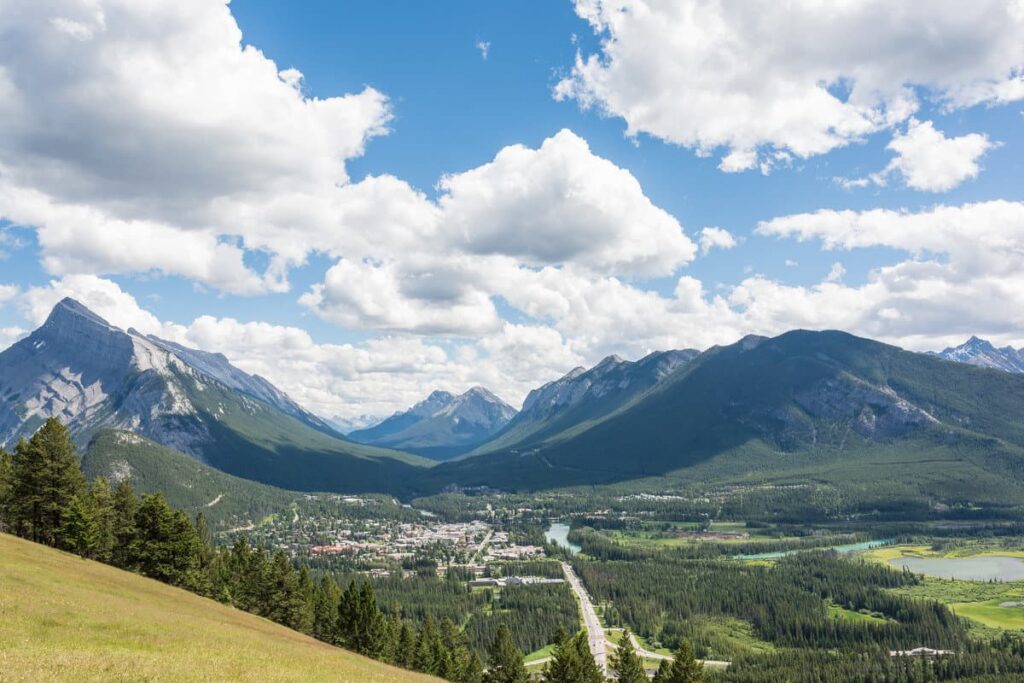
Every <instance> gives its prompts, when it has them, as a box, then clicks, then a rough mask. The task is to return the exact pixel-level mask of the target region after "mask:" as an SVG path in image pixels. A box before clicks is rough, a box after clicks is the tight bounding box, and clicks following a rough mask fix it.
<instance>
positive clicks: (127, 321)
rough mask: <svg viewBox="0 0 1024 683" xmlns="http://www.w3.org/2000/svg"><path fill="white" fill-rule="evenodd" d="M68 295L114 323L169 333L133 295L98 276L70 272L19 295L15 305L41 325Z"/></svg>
mask: <svg viewBox="0 0 1024 683" xmlns="http://www.w3.org/2000/svg"><path fill="white" fill-rule="evenodd" d="M65 297H71V298H73V299H76V300H78V301H80V302H81V303H83V304H85V305H86V306H87V307H88V308H89V309H90V310H92V311H93V312H94V313H96V314H97V315H99V316H100V317H101V318H103V319H105V320H106V321H107V322H109V323H111V324H112V325H116V326H118V327H122V328H124V329H128V328H130V327H134V328H135V329H137V330H139V331H140V332H142V333H143V334H165V333H166V330H165V328H164V327H163V325H162V324H161V323H160V320H159V319H157V317H156V316H155V315H153V314H152V313H150V312H149V311H147V310H145V309H143V308H142V307H141V306H139V304H138V302H137V301H136V300H135V298H134V297H133V296H132V295H131V294H128V293H127V292H125V291H124V290H122V289H121V288H120V287H119V286H118V285H117V283H115V282H111V281H110V280H106V279H104V278H101V277H96V276H95V275H70V276H68V277H65V278H62V279H60V280H51V281H50V282H49V284H48V285H46V286H39V287H30V288H28V289H27V290H25V291H24V292H23V293H21V294H20V296H19V297H17V299H16V305H17V307H18V309H19V310H20V311H21V313H22V315H23V316H24V317H25V319H26V320H27V321H28V322H29V323H30V324H31V325H32V327H38V326H39V325H42V324H43V322H44V321H45V320H46V318H47V316H48V315H50V311H51V310H53V307H54V306H55V305H56V304H57V302H58V301H60V300H61V299H63V298H65Z"/></svg>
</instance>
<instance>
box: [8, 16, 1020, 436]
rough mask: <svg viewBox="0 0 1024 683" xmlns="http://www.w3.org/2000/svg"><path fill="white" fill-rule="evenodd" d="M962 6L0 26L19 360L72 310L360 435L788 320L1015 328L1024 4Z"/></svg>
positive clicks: (12, 312) (931, 340)
mask: <svg viewBox="0 0 1024 683" xmlns="http://www.w3.org/2000/svg"><path fill="white" fill-rule="evenodd" d="M941 5H942V3H938V4H936V5H935V6H934V7H926V8H916V9H913V10H912V11H908V12H906V13H905V14H907V17H906V18H905V21H907V22H910V23H909V24H907V25H902V24H900V21H901V20H899V19H896V18H894V16H895V15H894V14H893V13H887V12H886V10H885V9H884V8H879V6H877V3H851V5H850V8H848V10H847V14H846V15H845V16H838V17H837V16H830V17H821V16H817V15H816V10H815V9H814V6H813V3H811V4H809V5H807V6H806V7H804V6H802V3H796V4H795V5H794V7H793V8H791V9H790V10H787V11H789V12H792V14H786V13H785V12H784V11H782V10H779V9H773V10H770V11H765V10H764V9H763V8H759V7H757V3H741V2H738V3H735V4H734V5H731V6H730V8H729V9H727V10H721V9H715V6H714V5H713V4H709V3H704V2H695V3H693V4H692V7H693V8H694V10H695V11H694V15H693V16H694V17H696V19H692V20H686V19H685V18H683V17H681V15H680V14H679V13H677V12H676V8H678V5H675V8H674V4H673V3H669V2H653V1H652V2H650V3H649V5H643V4H641V3H639V0H637V1H636V2H634V1H633V0H623V1H622V2H602V1H599V0H578V2H577V3H576V4H574V3H573V2H570V1H568V0H567V1H565V2H561V1H551V2H533V3H522V2H488V3H480V2H454V1H453V2H445V3H408V2H397V1H396V2H391V1H384V2H374V3H355V2H327V1H323V2H319V1H318V2H312V1H304V2H295V3H280V2H271V1H269V0H236V1H235V2H232V3H231V4H230V6H228V7H227V8H225V6H224V5H223V4H222V3H220V2H216V1H208V0H189V1H188V2H183V3H172V2H167V3H157V6H158V9H157V10H155V11H154V12H153V14H152V16H153V17H159V21H156V22H153V21H150V20H149V18H147V17H146V16H143V15H141V14H140V13H138V12H137V11H134V10H133V9H132V8H131V7H130V6H125V5H122V3H119V2H114V1H113V0H110V1H106V0H104V1H101V2H99V3H97V5H95V6H92V5H90V4H88V3H84V2H77V1H76V0H54V1H53V2H50V3H42V4H41V5H40V8H39V9H38V10H37V11H35V12H30V11H26V12H24V13H23V14H21V15H17V16H14V15H12V16H11V17H10V18H9V19H6V20H0V39H2V38H6V40H5V41H0V42H5V43H6V44H7V45H8V46H9V47H8V48H0V67H3V71H2V72H0V75H2V74H8V75H9V76H8V77H7V78H6V79H4V78H0V91H3V88H4V87H10V88H11V90H12V92H13V93H14V96H13V97H12V98H10V99H12V100H13V101H14V102H16V103H17V105H18V106H14V105H12V106H10V107H9V111H5V110H3V109H0V114H7V116H0V137H6V138H7V139H8V142H7V143H6V144H0V218H2V220H3V223H2V225H4V226H6V227H5V228H4V232H3V233H0V234H2V235H3V236H4V238H3V242H2V243H0V249H2V250H3V252H4V254H5V256H4V260H3V261H2V263H0V273H2V274H0V285H3V288H0V328H3V330H4V332H3V336H4V339H3V341H4V343H10V342H11V341H13V340H14V339H16V338H17V337H18V336H19V335H21V334H24V333H25V332H26V331H27V330H30V329H31V328H32V327H34V326H35V325H37V324H38V323H39V322H40V320H41V318H42V317H44V315H45V310H46V308H47V307H48V306H49V305H51V304H52V302H53V301H54V300H55V299H56V298H59V296H61V295H66V294H70V295H74V296H77V297H79V298H82V299H83V300H85V301H86V303H87V304H89V305H91V306H93V307H94V308H97V309H98V310H100V312H101V313H102V314H104V315H106V316H108V317H110V318H111V319H112V320H113V321H114V322H116V323H117V324H121V325H124V326H128V325H135V326H136V327H139V328H140V329H143V331H146V332H150V333H156V334H163V335H165V336H172V337H175V338H176V339H178V340H179V341H182V342H184V343H189V344H192V345H195V346H201V347H204V348H211V350H218V351H223V352H225V353H227V354H228V355H229V357H230V358H232V360H234V361H235V362H237V363H238V364H239V365H241V366H242V367H244V368H245V369H248V370H250V371H254V372H260V373H262V374H265V375H267V376H268V377H270V379H272V380H273V381H275V382H277V383H278V384H281V385H282V386H283V387H284V388H285V389H286V390H287V391H289V392H290V393H292V394H293V395H295V396H296V397H297V398H298V399H299V400H301V401H303V402H305V403H306V404H307V405H311V406H312V407H313V408H314V409H316V410H317V411H318V412H321V413H323V414H326V415H339V416H342V417H355V416H357V415H360V414H363V413H372V414H383V413H386V412H389V411H390V410H392V409H394V408H397V407H401V406H402V405H405V404H407V403H410V402H412V401H413V400H415V399H416V398H417V397H418V396H420V395H423V394H425V393H427V392H428V391H429V390H431V389H433V388H435V386H438V387H442V388H447V389H452V390H463V389H465V388H468V386H470V385H472V384H477V383H481V384H487V385H488V386H490V387H491V388H492V389H494V390H495V391H497V392H498V393H499V394H501V395H504V396H507V397H508V399H509V400H510V401H511V402H513V403H517V402H518V401H519V400H521V399H522V397H523V395H524V393H525V391H527V390H528V389H529V388H530V387H532V386H535V385H536V384H538V383H540V382H542V381H547V380H550V379H553V378H554V377H557V376H558V375H559V374H561V373H563V372H565V371H567V370H569V369H570V368H571V367H572V366H573V365H575V364H590V363H593V362H596V361H597V360H599V359H600V357H601V356H603V355H605V354H607V353H612V352H615V353H620V354H622V355H626V356H629V357H638V356H639V355H642V354H643V353H646V352H648V351H650V350H652V349H654V348H666V347H668V346H696V347H706V346H708V345H710V344H712V343H726V342H728V341H731V340H734V339H736V338H738V337H739V336H741V335H742V334H745V333H748V332H755V333H762V334H773V333H778V332H781V331H783V330H785V329H790V328H792V327H814V328H824V327H841V328H844V329H849V330H850V331H852V332H854V333H858V334H864V335H866V336H872V337H877V338H881V339H884V340H886V341H890V342H893V343H897V344H901V345H903V346H907V347H910V348H935V347H940V346H942V345H945V344H947V343H953V342H954V341H956V340H962V339H963V338H964V337H966V336H969V333H977V334H980V335H985V336H989V337H991V338H993V340H995V341H997V342H999V343H1009V344H1014V345H1021V344H1024V332H1021V326H1022V324H1024V317H1022V316H1024V314H1022V313H1016V312H1013V311H1020V310H1022V307H1021V306H1017V305H1016V304H1017V303H1019V302H1017V301H1016V300H1015V299H1012V298H1011V299H1009V300H1008V299H1006V297H1007V296H1011V297H1012V296H1022V295H1020V294H1013V292H1015V291H1017V290H1019V289H1020V288H1018V287H1017V285H1018V284H1021V283H1020V280H1019V279H1018V278H1019V276H1018V275H1017V273H1020V272H1021V271H1022V270H1024V268H1020V267H1018V266H1024V257H1022V256H1021V255H1022V254H1024V226H1022V225H1021V221H1022V218H1021V211H1022V209H1021V206H1022V204H1021V203H1022V201H1024V187H1022V183H1021V182H1020V178H1021V177H1022V172H1024V155H1022V154H1021V149H1022V144H1024V116H1022V110H1024V106H1022V103H1021V99H1022V98H1024V84H1022V80H1021V79H1022V76H1021V74H1022V71H1021V70H1022V68H1024V53H1022V49H1021V48H1020V47H1019V46H1018V45H1016V44H1017V43H1019V42H1020V41H1019V35H1020V29H1021V22H1024V19H1022V18H1021V17H1019V16H1016V15H1014V14H1013V10H1012V4H1011V3H1009V2H999V1H997V0H991V1H988V0H986V1H985V2H981V3H979V4H978V7H976V8H973V9H971V10H970V11H966V12H964V15H965V16H960V17H957V18H956V21H953V20H950V19H949V16H950V11H951V10H952V9H956V8H957V6H956V3H953V4H952V5H950V6H949V7H944V6H941ZM908 7H912V6H911V5H908ZM645 8H646V9H645ZM754 13H757V15H758V16H760V17H761V22H762V23H763V25H764V28H763V30H764V31H768V32H771V38H772V41H773V42H772V44H771V45H770V47H766V46H765V45H766V44H765V43H764V42H758V41H764V35H761V34H760V33H759V32H758V31H759V30H762V29H758V28H756V27H755V28H751V27H750V25H749V22H748V21H746V19H749V17H750V16H753V15H754ZM879 13H880V14H879ZM915 13H916V14H915ZM716 22H717V23H716ZM915 22H916V23H915ZM925 22H927V23H928V25H929V26H930V27H931V30H932V40H924V39H923V38H922V39H920V44H917V40H918V39H917V38H916V37H915V36H917V33H918V32H917V31H915V30H914V29H915V27H916V26H920V25H924V23H925ZM716 25H717V26H720V27H721V26H725V27H726V29H727V30H728V31H731V32H732V40H731V42H730V43H729V45H730V47H728V48H725V47H722V46H721V45H716V44H715V41H713V40H711V41H705V40H704V37H706V36H708V35H711V34H710V31H711V27H712V26H716ZM790 27H791V29H792V34H788V35H787V33H786V30H788V29H789V28H790ZM808 27H810V28H808ZM239 31H240V35H241V40H240V41H239V40H238V34H237V32H239ZM801 31H802V32H801ZM808 36H810V37H808ZM705 42H706V43H707V45H705V44H704V43H705ZM808 42H809V44H808ZM723 44H724V43H723ZM483 45H486V54H484V52H485V50H484V49H483V48H482V46H483ZM243 46H252V47H253V48H256V49H258V50H259V51H260V52H261V53H262V55H259V54H256V53H254V52H253V51H252V50H249V51H248V52H246V51H245V50H243V49H242V47H243ZM44 48H45V49H44ZM111 55H117V56H116V57H112V56H111ZM577 56H579V57H580V58H581V60H582V61H577ZM591 57H593V60H594V61H593V62H587V61H586V60H587V59H588V58H591ZM48 59H52V60H54V62H53V64H60V63H65V64H67V63H73V64H75V65H76V67H75V68H73V69H69V70H61V69H60V68H57V67H54V68H50V66H51V64H50V63H49V62H47V60H48ZM62 60H63V61H62ZM588 64H589V65H590V66H589V67H588V66H587V65H588ZM288 70H297V72H301V83H299V82H297V81H292V80H290V79H291V78H292V76H289V75H288V74H289V72H288ZM716 70H720V73H719V72H718V71H716ZM275 72H276V73H277V74H280V75H276V76H275ZM295 78H297V76H296V77H295ZM285 83H288V84H289V86H291V85H294V86H295V89H294V90H292V89H291V88H290V87H289V86H286V85H285ZM97 84H99V85H97ZM90 92H97V93H103V96H102V97H97V99H96V101H89V100H88V96H87V95H85V96H83V95H82V93H90ZM71 93H77V94H75V95H74V96H72V95H71ZM794 93H795V94H794ZM172 95H173V96H172ZM345 96H350V98H349V99H347V100H345V101H342V98H345ZM165 97H166V101H165V99H164V98H165ZM354 98H362V99H360V100H359V102H360V104H358V105H357V104H356V103H355V99H354ZM317 102H319V103H325V106H323V107H320V106H319V105H317V104H316V103H317ZM908 103H910V104H909V105H908ZM117 112H126V115H125V117H124V118H119V116H120V115H119V114H118V113H117ZM63 116H67V117H68V118H67V119H62V117H63ZM72 117H73V118H72ZM627 120H632V121H633V122H634V124H633V130H630V129H629V126H627V123H626V121H627ZM721 121H726V122H729V123H728V124H727V125H720V122H721ZM4 127H7V128H6V129H5V128H4ZM562 130H568V131H571V133H570V134H568V135H565V136H559V135H558V134H559V131H562ZM336 135H338V136H340V137H338V138H337V139H336V137H335V136H336ZM342 138H343V139H342ZM823 140H824V142H823ZM900 140H902V141H903V142H904V146H903V148H902V149H903V151H897V149H896V147H894V145H898V144H899V142H900ZM511 146H520V147H519V148H517V149H520V150H521V151H522V154H520V155H519V156H518V157H516V159H511V157H509V158H505V160H504V161H503V162H501V163H499V162H497V161H495V158H496V155H499V153H500V152H502V150H504V149H506V148H509V147H511ZM176 150H180V151H181V153H180V157H179V156H178V154H177V153H176ZM730 151H736V152H738V154H737V156H736V158H742V159H743V161H742V162H741V164H740V165H741V166H744V168H743V169H735V168H734V169H727V170H723V167H724V166H727V165H728V162H725V161H723V159H724V158H725V157H727V155H728V154H729V152H730ZM491 162H494V163H493V164H492V163H491ZM897 162H899V163H897ZM340 164H343V169H342V168H341V166H338V167H337V168H336V167H335V166H337V165H340ZM892 164H895V165H892ZM887 167H889V169H890V170H889V171H888V172H885V173H884V175H883V170H884V169H886V168H887ZM132 169H135V170H132ZM139 169H142V170H141V171H140V170H139ZM727 171H729V172H727ZM332 174H333V175H332ZM872 174H875V175H874V176H872ZM381 177H388V178H393V179H394V183H393V184H388V187H387V188H380V187H377V185H379V184H380V183H378V182H377V179H379V178H381ZM445 177H449V178H452V179H453V184H451V185H445V186H442V185H441V184H440V182H441V179H442V178H445ZM183 179H184V180H183ZM531 179H540V180H538V181H537V187H532V186H531V187H526V186H528V185H529V184H530V182H531ZM842 179H846V181H855V182H854V186H852V187H850V186H844V183H843V182H842ZM193 180H194V183H193ZM332 185H333V186H335V187H334V188H333V189H332ZM847 185H849V183H848V182H847ZM524 187H525V189H524ZM594 187H600V188H601V190H600V191H592V192H589V193H588V192H587V189H588V188H591V189H592V188H594ZM339 188H347V189H344V190H342V191H339V192H338V193H335V190H338V189H339ZM510 188H512V189H510ZM546 188H554V189H552V190H551V191H550V192H548V191H547V190H546ZM364 189H365V191H366V192H367V193H371V192H373V193H374V194H373V199H372V200H371V201H369V202H366V203H361V202H362V199H361V197H362V194H361V193H362V191H363V190H364ZM417 193H419V194H417ZM354 195H358V197H356V198H353V196H354ZM505 195H507V196H505ZM352 207H354V208H352ZM394 207H400V210H399V209H398V208H394ZM386 208H394V211H395V215H394V216H392V214H391V213H389V211H388V210H385V209H386ZM349 212H350V213H349ZM385 214H386V215H385ZM339 215H340V216H342V217H340V218H339V217H338V216H339ZM545 217H546V218H545ZM595 223H596V224H598V225H597V226H596V227H595ZM759 225H761V226H762V227H761V228H760V229H759V228H758V226H759ZM538 226H541V227H538ZM544 226H546V227H544ZM709 227H717V228H721V229H724V231H727V234H728V236H730V239H728V240H727V241H726V243H718V244H716V245H713V246H710V247H709V248H708V249H706V250H705V248H704V245H703V244H702V242H701V235H702V233H701V231H702V230H703V229H705V228H709ZM492 228H493V229H492ZM620 228H621V229H620ZM292 234H294V239H292V238H291V237H289V236H290V235H292ZM801 237H802V239H801ZM406 240H409V241H406ZM638 244H639V245H641V246H639V247H638V246H637V245H638ZM644 244H647V245H649V247H646V248H645V247H643V246H642V245H644ZM634 252H635V253H634ZM837 263H839V264H841V267H839V266H836V265H835V264H837ZM681 278H682V281H681ZM499 281H500V282H499ZM681 282H682V284H680V283H681ZM424 288H425V289H424ZM677 288H678V289H677ZM694 288H696V290H695V289H694ZM392 289H393V291H392ZM694 291H697V292H698V293H697V294H693V292H694ZM423 292H427V293H426V294H424V293H423ZM680 292H684V294H680ZM686 292H689V294H685V293H686ZM693 296H695V297H696V298H692V297H693ZM688 297H690V298H688ZM197 321H198V322H197ZM282 349H283V350H284V351H282ZM289 349H290V350H291V351H289ZM289 353H292V354H293V357H292V358H290V359H289V358H287V356H288V354H289ZM282 357H285V358H284V359H282Z"/></svg>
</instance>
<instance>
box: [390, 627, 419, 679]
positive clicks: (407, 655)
mask: <svg viewBox="0 0 1024 683" xmlns="http://www.w3.org/2000/svg"><path fill="white" fill-rule="evenodd" d="M416 644H417V643H416V632H415V631H414V630H413V628H412V626H410V625H409V622H407V621H403V622H402V628H401V630H399V632H398V652H397V653H396V654H395V664H398V665H400V666H404V667H405V668H406V669H412V668H415V666H416Z"/></svg>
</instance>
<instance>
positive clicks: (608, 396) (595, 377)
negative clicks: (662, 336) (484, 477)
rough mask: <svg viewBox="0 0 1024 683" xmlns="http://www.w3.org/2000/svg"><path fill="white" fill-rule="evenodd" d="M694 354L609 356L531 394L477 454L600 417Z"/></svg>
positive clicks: (518, 444) (517, 445)
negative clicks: (636, 357) (631, 356)
mask: <svg viewBox="0 0 1024 683" xmlns="http://www.w3.org/2000/svg"><path fill="white" fill-rule="evenodd" d="M698 355H700V354H699V352H698V351H695V350H693V349H686V350H682V351H656V352H654V353H651V354H649V355H647V356H645V357H644V358H641V359H640V360H638V361H626V360H623V359H621V358H619V357H618V356H608V357H607V358H605V359H604V360H602V361H601V362H600V363H598V364H597V365H595V366H594V367H592V368H590V369H589V370H588V369H585V368H574V369H573V370H571V371H570V372H569V373H567V374H566V375H565V376H563V377H560V378H559V379H556V380H554V381H553V382H548V383H547V384H545V385H543V386H542V387H540V388H537V389H534V390H533V391H531V392H530V393H529V394H528V395H527V397H526V400H525V401H524V402H523V409H522V410H521V411H520V412H519V414H518V415H516V416H515V417H514V418H513V419H512V420H511V421H510V422H509V423H508V426H506V427H505V429H503V430H502V431H501V432H500V433H499V434H498V435H496V437H495V438H494V439H493V440H491V441H488V442H487V443H485V444H483V445H482V446H480V447H479V448H478V449H477V450H476V451H475V452H476V453H484V452H488V451H492V450H499V449H504V448H512V447H515V448H520V447H523V446H525V445H531V444H533V443H534V442H536V441H537V440H538V439H543V438H546V437H548V436H552V435H553V434H556V433H557V432H559V431H561V430H564V429H568V428H571V427H572V426H573V425H574V424H579V423H581V422H585V421H592V420H597V419H600V418H603V417H605V416H607V415H609V414H611V413H613V412H614V411H616V410H618V409H620V408H622V407H624V406H625V405H627V404H628V403H629V402H631V401H633V400H634V399H636V398H638V397H639V396H641V395H642V394H644V393H645V392H647V391H648V390H650V389H652V388H653V387H654V386H656V385H657V384H659V383H660V382H661V381H662V380H663V379H665V378H666V377H668V376H669V375H671V374H673V373H674V372H676V371H677V370H679V369H680V368H681V367H683V366H684V365H686V364H687V363H689V362H690V361H691V360H693V359H694V358H696V357H697V356H698Z"/></svg>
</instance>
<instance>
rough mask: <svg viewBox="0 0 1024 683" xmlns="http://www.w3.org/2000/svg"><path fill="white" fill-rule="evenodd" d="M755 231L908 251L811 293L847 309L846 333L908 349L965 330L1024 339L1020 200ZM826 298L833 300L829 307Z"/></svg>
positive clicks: (783, 220)
mask: <svg viewBox="0 0 1024 683" xmlns="http://www.w3.org/2000/svg"><path fill="white" fill-rule="evenodd" d="M757 232H758V233H759V234H761V235H769V236H777V237H790V238H796V239H798V240H801V241H805V240H820V241H821V242H822V244H823V246H824V247H825V248H826V249H858V248H867V247H888V248H891V249H895V250H899V251H903V252H906V253H908V254H909V255H910V258H908V259H906V260H903V261H899V262H897V263H894V264H892V265H887V266H883V267H879V268H876V269H874V270H872V271H871V272H870V273H869V277H868V282H867V283H866V284H865V285H863V286H860V287H856V288H851V287H839V286H838V283H829V284H831V285H833V286H837V287H838V288H837V289H835V290H831V289H827V290H823V293H819V294H817V299H818V301H817V303H818V305H821V306H822V308H823V311H825V310H827V311H831V312H832V314H834V313H835V312H836V311H843V313H841V314H840V318H839V319H838V320H835V321H834V322H837V323H842V324H839V325H837V326H839V327H842V328H843V329H849V330H851V331H855V332H860V333H862V334H866V335H869V336H875V337H880V338H883V339H887V340H890V341H894V342H897V343H901V344H904V345H907V346H910V347H913V348H935V347H936V346H938V345H939V344H941V343H946V342H950V341H954V340H955V339H956V338H957V337H963V336H964V335H970V334H984V335H987V336H990V337H992V338H994V339H997V340H999V341H1000V342H1003V343H1010V342H1013V343H1018V344H1019V343H1020V341H1021V336H1020V335H1021V333H1020V330H1021V329H1024V314H1022V313H1021V312H1020V311H1022V310H1024V275H1022V273H1024V203H1021V202H1009V201H1001V200H1000V201H990V202H979V203H971V204H964V205H962V206H936V207H933V208H931V209H929V210H927V211H922V212H918V213H911V212H906V211H891V210H884V209H875V210H870V211H833V210H821V211H817V212H814V213H805V214H796V215H792V216H783V217H779V218H776V219H773V220H770V221H765V222H762V223H760V224H759V225H758V228H757ZM758 291H759V292H760V293H761V294H762V295H763V296H762V297H761V298H762V300H764V296H767V295H770V296H772V297H774V298H787V297H788V298H791V299H792V300H793V301H808V296H809V294H808V293H807V292H796V290H792V289H785V288H779V287H778V286H777V285H775V284H773V283H767V282H763V283H760V284H759V290H758ZM826 296H834V297H835V300H834V301H833V302H831V303H828V304H826V303H824V302H823V301H822V299H823V298H824V297H826ZM824 314H827V313H823V315H824ZM961 341H962V339H961Z"/></svg>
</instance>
